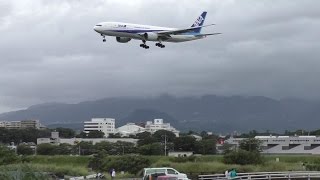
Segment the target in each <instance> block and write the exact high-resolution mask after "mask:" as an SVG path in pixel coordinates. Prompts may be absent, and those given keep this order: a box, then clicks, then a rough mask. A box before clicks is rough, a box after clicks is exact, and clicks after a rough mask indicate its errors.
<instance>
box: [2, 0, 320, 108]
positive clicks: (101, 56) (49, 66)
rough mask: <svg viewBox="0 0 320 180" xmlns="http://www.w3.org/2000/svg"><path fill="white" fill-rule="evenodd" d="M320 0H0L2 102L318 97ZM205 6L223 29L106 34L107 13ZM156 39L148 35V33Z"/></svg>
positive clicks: (167, 17) (158, 16)
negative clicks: (199, 36) (157, 38)
mask: <svg viewBox="0 0 320 180" xmlns="http://www.w3.org/2000/svg"><path fill="white" fill-rule="evenodd" d="M319 6H320V2H318V1H316V0H305V1H300V0H281V1H279V0H260V1H255V0H244V1H235V0H225V1H219V0H215V1H214V0H203V1H201V2H198V1H197V2H196V3H190V1H188V0H181V1H179V3H178V4H177V1H175V0H166V1H160V2H159V1H156V0H149V1H144V0H137V1H129V0H128V1H118V0H109V1H104V0H92V1H78V0H56V1H46V0H39V1H32V0H23V1H22V0H14V1H10V2H6V3H0V34H1V35H0V36H1V41H0V48H1V59H0V62H1V66H0V84H1V89H0V102H1V103H0V112H4V111H7V110H12V109H17V108H24V107H27V106H29V105H32V104H35V103H42V102H49V101H50V102H52V101H59V102H79V101H82V100H91V99H97V98H103V97H112V96H146V95H147V96H150V95H157V94H160V93H170V94H176V95H201V94H207V93H210V94H219V95H234V94H237V95H238V94H240V95H265V96H270V97H275V98H282V97H298V98H319V97H320V94H319V93H318V92H319V90H320V83H319V80H318V78H317V77H318V76H319V73H320V72H319V71H320V69H319V67H320V62H319V60H318V59H319V50H318V47H320V42H319V38H318V36H319V35H318V34H319V29H320V11H319V8H318V7H319ZM203 10H207V11H208V12H209V13H208V16H207V20H206V22H207V23H216V24H217V25H216V26H214V27H213V28H211V27H210V28H207V29H205V30H204V31H205V32H213V31H214V32H222V33H223V34H222V35H219V36H215V37H210V38H207V39H205V40H200V41H193V42H187V43H179V44H169V43H167V48H165V49H159V48H156V47H153V45H152V46H151V49H149V50H144V49H142V48H140V47H139V44H140V42H139V41H130V42H129V43H128V44H120V43H117V42H116V41H115V38H111V37H108V38H107V43H105V44H103V43H102V42H101V37H100V36H99V35H98V34H97V33H95V32H94V31H93V30H92V27H93V26H94V25H95V24H96V23H98V22H101V21H122V22H132V23H141V24H150V25H159V26H169V27H170V26H171V27H188V26H190V25H191V24H192V23H193V21H194V20H195V18H196V17H197V16H198V15H199V14H200V13H201V12H202V11H203ZM150 45H151V43H150Z"/></svg>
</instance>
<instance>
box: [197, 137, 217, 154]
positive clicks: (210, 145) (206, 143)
mask: <svg viewBox="0 0 320 180" xmlns="http://www.w3.org/2000/svg"><path fill="white" fill-rule="evenodd" d="M216 142H217V141H216V140H214V139H203V140H201V141H199V142H196V143H195V144H196V152H197V153H200V154H216Z"/></svg>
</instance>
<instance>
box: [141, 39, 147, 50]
mask: <svg viewBox="0 0 320 180" xmlns="http://www.w3.org/2000/svg"><path fill="white" fill-rule="evenodd" d="M140 47H142V48H145V49H149V46H148V45H146V41H145V40H142V44H140Z"/></svg>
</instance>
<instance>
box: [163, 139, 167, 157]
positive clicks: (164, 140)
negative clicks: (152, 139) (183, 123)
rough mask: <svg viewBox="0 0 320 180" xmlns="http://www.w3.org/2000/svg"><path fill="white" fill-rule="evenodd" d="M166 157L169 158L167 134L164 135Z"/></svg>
mask: <svg viewBox="0 0 320 180" xmlns="http://www.w3.org/2000/svg"><path fill="white" fill-rule="evenodd" d="M164 156H167V134H164Z"/></svg>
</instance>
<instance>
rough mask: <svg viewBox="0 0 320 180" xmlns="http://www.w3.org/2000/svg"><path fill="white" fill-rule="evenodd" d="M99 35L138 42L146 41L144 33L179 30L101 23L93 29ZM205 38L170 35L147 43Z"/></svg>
mask: <svg viewBox="0 0 320 180" xmlns="http://www.w3.org/2000/svg"><path fill="white" fill-rule="evenodd" d="M93 29H94V30H95V31H96V32H97V33H99V34H101V35H102V36H115V37H120V38H130V39H136V40H146V39H145V38H144V36H143V34H144V33H151V34H152V33H155V34H156V33H157V32H162V31H174V30H177V28H168V27H159V26H149V25H142V24H131V23H122V22H101V23H99V24H97V25H96V26H94V28H93ZM202 38H204V36H200V37H198V36H196V35H194V34H190V33H184V34H179V35H170V38H168V39H166V38H160V39H158V38H155V39H148V40H146V41H156V42H159V41H162V42H185V41H192V40H197V39H202Z"/></svg>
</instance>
